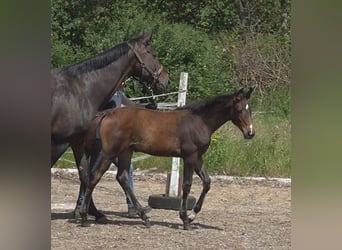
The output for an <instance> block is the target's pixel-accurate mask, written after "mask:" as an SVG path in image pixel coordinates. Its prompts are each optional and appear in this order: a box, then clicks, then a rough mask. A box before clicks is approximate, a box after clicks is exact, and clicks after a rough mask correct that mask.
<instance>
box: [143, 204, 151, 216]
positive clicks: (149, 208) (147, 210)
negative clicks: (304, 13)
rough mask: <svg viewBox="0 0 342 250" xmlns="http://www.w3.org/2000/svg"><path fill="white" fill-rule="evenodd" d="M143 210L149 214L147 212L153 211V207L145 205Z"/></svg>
mask: <svg viewBox="0 0 342 250" xmlns="http://www.w3.org/2000/svg"><path fill="white" fill-rule="evenodd" d="M142 211H143V212H144V213H145V214H147V213H149V212H151V211H152V208H151V207H150V206H146V207H143V208H142Z"/></svg>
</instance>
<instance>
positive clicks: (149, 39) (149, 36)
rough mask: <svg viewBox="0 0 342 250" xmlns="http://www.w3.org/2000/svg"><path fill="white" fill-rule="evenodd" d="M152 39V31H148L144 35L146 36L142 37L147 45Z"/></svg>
mask: <svg viewBox="0 0 342 250" xmlns="http://www.w3.org/2000/svg"><path fill="white" fill-rule="evenodd" d="M151 39H152V33H147V34H145V35H144V37H143V39H142V43H143V44H145V45H149V43H150V41H151Z"/></svg>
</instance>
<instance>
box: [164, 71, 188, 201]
mask: <svg viewBox="0 0 342 250" xmlns="http://www.w3.org/2000/svg"><path fill="white" fill-rule="evenodd" d="M187 87H188V73H187V72H181V74H180V80H179V89H178V91H179V93H178V101H177V107H181V106H184V105H185V100H186V91H187ZM179 165H180V158H178V157H173V158H172V168H171V176H170V190H169V196H171V197H176V196H177V195H178V181H179Z"/></svg>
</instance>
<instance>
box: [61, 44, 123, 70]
mask: <svg viewBox="0 0 342 250" xmlns="http://www.w3.org/2000/svg"><path fill="white" fill-rule="evenodd" d="M128 51H129V47H128V45H127V43H121V44H118V45H116V46H115V47H113V48H111V49H109V50H107V51H105V52H102V53H101V54H98V55H96V56H94V57H91V58H88V59H85V60H83V61H81V62H79V63H76V64H73V65H70V66H66V67H64V68H63V69H62V70H63V71H69V72H71V73H73V74H83V73H86V72H91V71H94V70H97V69H101V68H104V67H106V66H107V65H109V64H111V63H112V62H114V61H116V60H117V59H119V58H120V57H121V56H123V55H125V54H127V53H128Z"/></svg>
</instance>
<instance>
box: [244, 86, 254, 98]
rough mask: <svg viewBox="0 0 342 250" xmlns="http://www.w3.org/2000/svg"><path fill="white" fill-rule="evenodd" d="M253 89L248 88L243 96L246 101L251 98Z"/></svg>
mask: <svg viewBox="0 0 342 250" xmlns="http://www.w3.org/2000/svg"><path fill="white" fill-rule="evenodd" d="M253 90H254V88H252V87H250V88H249V90H248V92H247V93H246V94H245V97H246V99H247V100H248V99H249V98H250V97H251V93H252V92H253Z"/></svg>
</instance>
